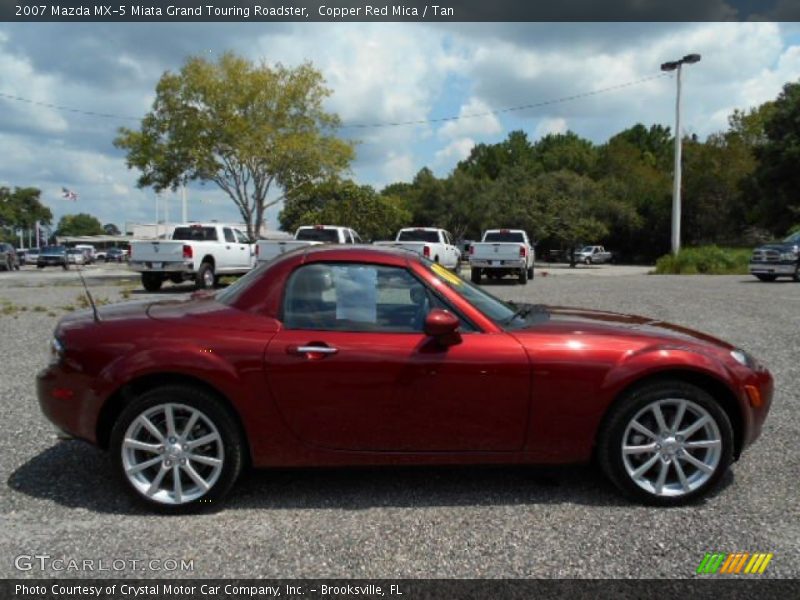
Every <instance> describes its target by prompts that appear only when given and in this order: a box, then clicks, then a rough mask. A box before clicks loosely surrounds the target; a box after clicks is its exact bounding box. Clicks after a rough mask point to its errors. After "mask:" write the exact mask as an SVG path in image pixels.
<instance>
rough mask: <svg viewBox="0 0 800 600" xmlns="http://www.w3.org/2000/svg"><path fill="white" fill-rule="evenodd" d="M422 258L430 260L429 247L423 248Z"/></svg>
mask: <svg viewBox="0 0 800 600" xmlns="http://www.w3.org/2000/svg"><path fill="white" fill-rule="evenodd" d="M422 256H424V257H425V258H430V257H431V247H430V246H425V247H424V248H423V249H422Z"/></svg>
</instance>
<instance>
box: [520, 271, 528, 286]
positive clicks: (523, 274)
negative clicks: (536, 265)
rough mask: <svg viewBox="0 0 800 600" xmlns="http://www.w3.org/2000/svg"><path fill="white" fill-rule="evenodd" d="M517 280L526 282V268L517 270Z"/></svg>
mask: <svg viewBox="0 0 800 600" xmlns="http://www.w3.org/2000/svg"><path fill="white" fill-rule="evenodd" d="M519 282H520V284H522V285H525V284H527V283H528V269H520V270H519Z"/></svg>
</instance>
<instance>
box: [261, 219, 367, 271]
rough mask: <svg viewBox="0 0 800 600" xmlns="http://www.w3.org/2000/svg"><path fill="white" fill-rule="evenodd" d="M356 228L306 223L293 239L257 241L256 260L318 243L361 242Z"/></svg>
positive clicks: (266, 258)
mask: <svg viewBox="0 0 800 600" xmlns="http://www.w3.org/2000/svg"><path fill="white" fill-rule="evenodd" d="M360 243H361V237H360V236H359V235H358V234H357V233H356V232H355V230H353V229H350V228H349V227H340V226H338V225H304V226H303V227H300V228H299V229H298V230H297V231H296V232H295V234H294V239H293V240H285V241H284V240H259V241H258V242H256V260H257V261H258V262H260V263H261V262H267V261H270V260H272V259H273V258H275V257H276V256H280V255H281V254H284V253H285V252H289V251H290V250H294V249H295V248H302V247H303V246H314V245H317V244H360Z"/></svg>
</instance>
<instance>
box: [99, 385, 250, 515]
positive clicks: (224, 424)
mask: <svg viewBox="0 0 800 600" xmlns="http://www.w3.org/2000/svg"><path fill="white" fill-rule="evenodd" d="M166 404H172V405H182V406H184V407H190V408H191V409H193V410H195V411H199V412H201V413H202V415H203V417H205V418H206V419H208V421H209V422H210V423H212V424H213V425H214V427H216V429H217V431H218V432H219V437H220V439H221V443H222V468H221V472H220V473H219V476H218V477H217V478H216V480H215V481H214V482H213V484H212V485H211V487H210V488H209V489H208V490H207V491H206V492H205V493H201V495H199V496H198V497H197V498H195V499H192V500H189V501H187V502H183V503H180V504H170V503H165V502H164V501H159V500H157V499H153V498H151V497H149V496H147V495H146V493H144V492H143V491H140V490H139V489H137V487H136V486H135V485H134V483H132V482H131V481H130V480H129V479H128V476H127V475H126V473H125V469H124V466H123V464H124V460H123V447H122V444H123V441H124V439H125V437H126V434H127V431H128V428H129V427H130V426H131V423H133V422H134V421H135V420H136V419H137V418H138V417H139V416H140V415H142V414H143V413H144V412H146V411H149V410H151V409H153V408H156V407H158V406H159V405H166ZM185 421H186V419H184V420H183V424H185ZM175 425H176V426H175V429H176V430H179V429H180V423H179V422H178V417H176V424H175ZM157 427H159V430H160V431H161V432H162V433H163V434H166V427H165V425H164V424H163V422H162V423H161V424H160V425H157ZM179 439H180V438H179ZM190 439H191V438H190ZM109 451H110V453H111V461H112V464H113V467H114V470H115V471H116V473H117V476H118V477H119V478H120V479H121V481H122V483H123V485H124V487H125V488H126V489H127V490H128V491H129V492H130V493H131V494H132V495H133V496H134V498H136V499H137V500H138V501H140V502H143V503H144V504H146V505H147V506H148V507H150V508H152V509H155V510H157V511H160V512H164V513H171V514H177V513H186V512H194V511H198V510H203V509H206V510H208V509H211V510H213V509H214V508H215V506H219V501H220V500H222V498H223V497H224V496H225V495H226V494H227V493H228V492H229V491H230V490H231V488H232V487H233V485H234V484H235V483H236V480H237V479H238V477H239V475H240V474H241V472H242V468H243V466H244V464H245V440H244V437H243V434H242V433H241V430H240V428H239V427H238V426H237V423H236V418H235V416H234V415H233V414H231V411H230V409H229V408H228V407H227V406H226V405H225V404H224V403H223V402H222V401H221V400H220V399H219V398H217V397H216V396H214V395H213V394H211V393H209V392H208V391H206V390H204V389H201V388H196V387H192V386H189V385H169V386H164V387H159V388H155V389H153V390H150V391H148V392H145V393H144V394H142V395H141V396H140V397H138V398H136V399H135V400H133V401H132V402H131V403H130V404H129V405H128V406H126V407H125V409H124V410H123V411H122V413H121V414H120V416H119V418H118V419H117V420H116V422H115V423H114V425H113V428H112V430H111V437H110V443H109ZM165 459H166V455H165ZM187 462H189V463H193V461H191V459H188V461H187ZM200 464H202V463H200ZM195 465H197V463H194V464H192V466H195ZM155 468H164V467H163V465H161V464H159V465H156V467H155Z"/></svg>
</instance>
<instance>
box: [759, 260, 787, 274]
mask: <svg viewBox="0 0 800 600" xmlns="http://www.w3.org/2000/svg"><path fill="white" fill-rule="evenodd" d="M796 271H797V263H796V262H788V261H785V262H751V263H750V273H751V274H752V275H794V274H795V272H796Z"/></svg>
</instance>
